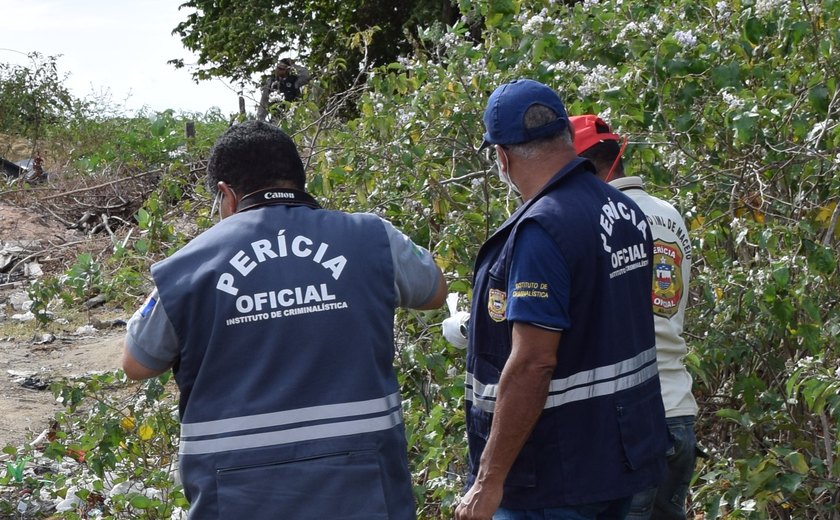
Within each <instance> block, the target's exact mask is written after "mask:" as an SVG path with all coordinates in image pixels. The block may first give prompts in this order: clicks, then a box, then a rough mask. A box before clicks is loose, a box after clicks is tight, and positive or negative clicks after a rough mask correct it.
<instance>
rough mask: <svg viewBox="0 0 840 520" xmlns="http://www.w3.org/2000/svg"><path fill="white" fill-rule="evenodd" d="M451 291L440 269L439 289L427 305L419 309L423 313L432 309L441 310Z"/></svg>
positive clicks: (438, 275) (438, 274) (438, 276)
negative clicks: (448, 292)
mask: <svg viewBox="0 0 840 520" xmlns="http://www.w3.org/2000/svg"><path fill="white" fill-rule="evenodd" d="M448 290H449V288H448V286H447V285H446V280H444V278H443V273H442V272H441V270H440V268H438V272H437V289H435V294H434V295H433V296H432V297H431V299H429V301H427V302H426V303H425V304H423V305H421V306H419V307H417V308H418V309H419V310H421V311H429V310H432V309H437V308H440V306H441V305H443V302H444V301H445V300H446V294H447V291H448Z"/></svg>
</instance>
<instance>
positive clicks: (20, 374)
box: [6, 370, 38, 378]
mask: <svg viewBox="0 0 840 520" xmlns="http://www.w3.org/2000/svg"><path fill="white" fill-rule="evenodd" d="M6 373H7V374H9V375H10V376H12V377H21V378H24V377H32V376H34V375H35V374H37V373H38V372H33V371H31V370H6Z"/></svg>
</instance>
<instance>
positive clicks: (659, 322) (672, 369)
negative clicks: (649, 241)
mask: <svg viewBox="0 0 840 520" xmlns="http://www.w3.org/2000/svg"><path fill="white" fill-rule="evenodd" d="M610 185H611V186H613V187H615V188H617V189H619V190H621V191H622V192H624V194H625V195H627V196H628V197H630V198H631V199H633V201H634V202H635V203H636V204H638V205H639V207H640V208H641V210H642V211H644V213H645V215H646V216H647V221H648V224H649V225H650V229H651V233H652V234H653V249H654V252H653V268H654V274H653V287H652V294H651V296H652V299H653V313H654V318H653V321H654V326H655V328H656V364H657V367H658V368H659V381H660V383H661V385H662V401H663V403H664V404H665V416H666V417H681V416H686V415H691V416H694V415H696V414H697V403H696V401H695V400H694V395H693V394H692V393H691V383H692V380H691V374H689V373H688V370H686V368H685V364H684V363H683V360H684V358H685V356H686V354H687V353H688V347H687V346H686V344H685V339H683V337H682V333H683V320H684V319H685V306H686V302H687V300H688V282H689V279H690V278H691V241H690V239H689V237H688V230H687V228H686V226H685V221H684V220H683V218H682V216H681V215H680V214H679V212H678V211H677V210H676V209H675V208H674V206H672V205H671V204H669V203H668V202H666V201H664V200H662V199H658V198H656V197H654V196H652V195H650V194H648V193H647V192H645V191H644V188H643V185H642V179H641V178H640V177H622V178H620V179H615V180H613V181H611V182H610Z"/></svg>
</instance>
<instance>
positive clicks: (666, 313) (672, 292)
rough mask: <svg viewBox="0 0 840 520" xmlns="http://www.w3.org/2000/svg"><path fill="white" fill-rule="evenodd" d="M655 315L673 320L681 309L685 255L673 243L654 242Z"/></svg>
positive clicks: (652, 297)
mask: <svg viewBox="0 0 840 520" xmlns="http://www.w3.org/2000/svg"><path fill="white" fill-rule="evenodd" d="M653 259H654V261H653V290H652V291H651V295H650V297H651V300H652V302H653V313H654V314H656V315H658V316H662V317H664V318H668V319H671V317H673V316H674V314H676V313H677V311H678V310H679V307H680V299H681V298H682V294H683V290H684V289H685V287H684V282H683V279H682V263H683V254H682V251H681V250H680V248H679V246H678V245H677V244H675V243H673V242H663V241H661V240H656V241H654V242H653Z"/></svg>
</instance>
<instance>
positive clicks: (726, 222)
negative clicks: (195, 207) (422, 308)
mask: <svg viewBox="0 0 840 520" xmlns="http://www.w3.org/2000/svg"><path fill="white" fill-rule="evenodd" d="M459 7H460V9H461V12H463V13H468V14H467V15H465V16H464V18H462V20H461V22H460V23H458V24H456V25H455V26H453V27H447V28H440V27H432V28H428V29H426V30H424V31H421V35H422V37H423V38H422V41H420V42H418V43H417V44H416V45H415V53H414V54H413V55H412V56H406V57H405V58H403V59H401V60H400V61H399V62H398V63H394V64H392V65H390V66H388V67H384V68H381V69H377V70H375V71H372V74H371V75H370V78H369V80H368V82H367V84H366V85H365V91H364V93H363V95H362V97H361V99H360V101H359V103H358V109H359V114H360V115H359V117H357V118H355V119H353V120H351V121H348V122H342V123H336V122H335V121H328V120H327V119H325V118H324V116H323V115H322V114H324V111H323V107H320V108H321V112H317V113H316V112H315V108H316V107H314V106H311V105H306V104H305V103H301V104H299V105H298V106H296V107H295V110H294V111H293V112H292V113H290V114H289V115H288V119H287V120H286V121H284V122H283V123H282V124H283V125H284V126H286V127H287V128H288V129H290V130H292V131H294V132H296V133H297V137H298V139H299V140H300V141H301V142H302V143H305V144H306V145H307V146H308V149H309V151H310V152H311V157H310V162H309V166H310V172H311V173H310V179H311V180H310V188H311V189H312V190H313V191H315V192H316V193H317V194H318V195H319V196H320V197H321V198H322V199H323V200H325V201H326V202H327V204H329V205H332V206H334V207H340V208H344V209H359V210H368V211H375V212H377V213H379V214H381V215H383V216H385V217H387V218H389V219H391V220H392V221H394V222H395V223H396V224H397V225H399V226H400V227H401V228H402V229H405V230H406V231H407V232H408V233H409V234H411V235H412V237H413V238H414V239H415V240H417V241H419V242H420V243H423V244H424V245H427V246H428V247H429V248H430V249H432V250H433V251H434V252H435V254H436V255H437V257H438V261H439V263H440V265H441V266H442V267H443V268H444V270H445V272H446V274H447V277H448V279H449V281H450V284H451V287H452V289H453V290H454V291H457V292H459V293H460V294H461V295H462V299H461V306H462V307H465V306H466V305H467V302H468V300H469V299H470V298H471V293H470V290H471V287H470V277H471V270H472V260H473V258H474V256H475V253H476V251H477V249H478V246H479V245H480V243H481V242H482V241H483V240H484V239H485V238H486V236H487V235H488V234H489V233H490V232H492V230H493V229H494V228H495V227H496V226H497V225H498V224H500V223H501V222H502V221H503V220H504V218H505V217H506V216H507V215H508V214H509V213H510V211H511V209H512V208H513V207H514V205H515V201H514V200H513V199H512V198H511V197H510V196H509V195H510V194H509V193H507V192H506V191H505V190H504V189H503V188H502V185H501V183H499V182H498V181H497V179H496V176H495V175H496V174H495V172H494V171H493V170H492V169H491V167H492V164H491V163H490V162H489V161H487V160H484V159H483V158H482V157H480V156H478V155H477V154H476V153H475V152H474V148H475V146H476V145H477V144H478V143H479V142H480V140H481V134H482V132H483V128H482V123H481V113H482V110H483V107H484V104H485V102H486V100H487V96H488V95H489V93H490V92H491V91H492V90H493V88H495V87H496V86H497V85H499V84H500V83H502V82H504V81H507V80H509V79H513V78H516V77H528V78H533V79H537V80H540V81H543V82H545V83H547V84H549V85H551V86H553V87H555V88H556V89H557V90H558V91H559V92H560V94H561V96H562V97H563V98H564V100H565V102H566V105H567V108H568V110H569V112H570V113H572V114H575V113H598V114H600V115H601V116H602V117H603V118H605V119H606V120H607V121H609V122H610V123H611V124H612V125H613V127H614V128H615V129H616V130H617V131H618V132H620V133H621V134H624V135H627V136H628V137H629V138H630V145H629V147H628V148H627V152H626V162H627V167H628V169H629V170H630V171H631V172H633V173H636V174H641V175H642V176H643V177H644V178H645V179H646V180H647V182H648V186H649V188H650V190H651V191H652V192H654V193H655V194H657V195H659V196H662V197H663V198H666V199H669V200H671V201H672V202H673V203H674V204H675V205H676V206H677V207H678V208H679V209H680V210H681V211H682V212H683V214H684V215H685V217H686V220H687V221H688V222H689V223H690V227H691V236H692V241H693V244H694V248H695V254H694V259H695V260H694V262H695V269H694V280H693V283H692V287H691V294H692V300H691V303H690V310H689V317H688V319H687V335H688V341H689V344H690V348H691V354H690V356H689V358H688V359H687V363H688V365H689V367H690V369H691V371H692V373H693V374H694V376H695V383H696V394H697V397H698V401H699V403H700V405H701V407H702V410H701V414H700V416H699V418H698V425H697V429H698V434H699V440H700V443H701V444H702V446H703V447H704V448H705V450H706V452H707V453H708V454H709V455H710V458H708V459H702V460H701V461H700V463H698V467H697V479H696V482H694V483H693V486H692V497H691V507H692V509H693V511H695V512H697V513H700V512H702V513H704V514H705V515H706V516H705V517H706V518H715V517H723V516H727V515H729V516H727V517H732V518H734V517H738V518H748V517H749V518H766V517H772V518H829V517H831V516H832V514H835V513H833V511H836V510H837V500H838V497H840V488H838V486H837V482H838V481H837V478H838V477H840V462H838V460H840V459H838V455H840V451H838V448H837V446H838V439H837V437H836V433H835V432H836V426H837V422H836V421H837V418H838V403H840V400H838V397H837V389H838V386H840V385H838V383H837V379H838V375H840V374H835V371H837V366H838V344H837V336H838V333H840V316H838V311H837V305H836V302H837V296H836V295H837V294H840V291H839V290H838V289H840V287H839V286H840V284H839V283H838V279H837V278H838V277H837V274H836V273H837V267H836V256H837V251H838V244H837V237H838V235H837V229H838V228H837V220H838V205H837V202H838V198H840V195H839V194H838V193H840V180H838V179H840V176H838V171H839V170H840V153H838V150H840V124H839V123H838V112H840V96H839V95H838V92H840V88H838V77H840V75H838V70H839V68H840V58H838V56H840V53H838V49H837V46H838V42H839V41H840V38H838V36H839V35H840V23H839V22H838V20H840V2H838V1H837V0H831V1H823V2H817V3H813V4H811V3H808V2H790V1H787V0H758V1H756V2H752V1H749V0H745V1H726V0H721V1H717V2H715V1H714V0H705V1H700V2H688V1H680V0H670V1H666V2H662V3H657V4H651V3H648V2H638V1H630V0H609V1H598V0H586V1H584V2H583V3H576V4H573V5H571V6H569V5H566V4H565V3H562V2H557V1H549V0H545V1H533V0H531V1H514V0H489V1H488V0H476V1H472V0H461V1H460V2H459ZM476 24H478V25H479V26H481V27H483V32H482V33H481V36H480V37H476V34H475V31H474V30H470V28H474V27H475V26H476ZM316 117H320V119H317V122H315V123H313V121H315V120H316ZM443 317H445V315H444V314H443V313H440V314H437V315H435V314H429V313H426V314H415V315H410V316H403V317H402V318H401V319H400V320H399V326H400V336H399V340H400V341H399V344H400V363H401V368H402V374H403V375H404V379H403V383H404V387H405V388H404V389H405V393H406V395H407V396H409V402H408V405H407V409H406V419H407V424H408V426H409V433H410V435H411V439H410V440H411V445H412V446H413V452H412V463H413V467H414V468H415V477H416V479H417V484H418V498H419V500H420V513H421V516H423V517H426V518H436V517H438V516H439V515H443V514H445V513H447V512H448V510H449V508H450V507H451V505H452V501H453V500H454V497H455V496H456V495H457V494H458V492H459V491H460V489H459V488H460V486H461V485H462V475H463V473H464V466H463V464H464V450H465V442H464V437H463V431H464V425H463V414H462V412H461V407H462V404H463V403H462V401H463V388H462V387H463V384H462V376H461V372H462V369H463V359H462V356H463V354H462V353H461V352H460V351H456V350H453V349H451V347H449V346H448V345H447V344H446V343H445V342H444V341H443V340H442V339H441V338H440V331H439V328H438V327H437V324H438V323H439V322H440V320H441V319H442V318H443Z"/></svg>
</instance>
